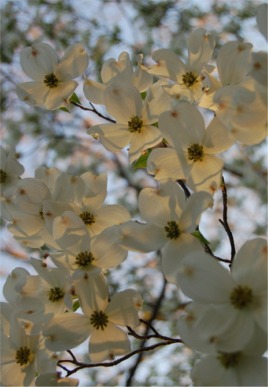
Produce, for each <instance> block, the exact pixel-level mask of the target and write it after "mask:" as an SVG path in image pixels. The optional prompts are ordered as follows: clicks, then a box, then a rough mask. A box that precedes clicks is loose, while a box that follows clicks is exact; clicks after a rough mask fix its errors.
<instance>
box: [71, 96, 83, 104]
mask: <svg viewBox="0 0 268 387" xmlns="http://www.w3.org/2000/svg"><path fill="white" fill-rule="evenodd" d="M69 101H70V102H75V103H79V104H81V102H80V99H79V98H78V97H77V94H76V93H73V95H72V96H71V98H70V99H69Z"/></svg>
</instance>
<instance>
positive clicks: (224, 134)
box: [203, 117, 234, 154]
mask: <svg viewBox="0 0 268 387" xmlns="http://www.w3.org/2000/svg"><path fill="white" fill-rule="evenodd" d="M233 143H234V139H233V138H232V136H231V135H230V133H229V132H228V130H227V129H226V127H225V126H224V125H223V123H222V122H221V121H220V120H219V119H218V118H217V117H215V118H213V120H212V121H211V122H210V124H209V126H208V127H207V130H206V135H205V138H204V142H203V145H204V147H205V153H207V154H217V153H221V152H223V151H225V150H226V149H228V148H230V147H231V146H232V145H233Z"/></svg>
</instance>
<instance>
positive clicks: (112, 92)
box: [104, 81, 142, 124]
mask: <svg viewBox="0 0 268 387" xmlns="http://www.w3.org/2000/svg"><path fill="white" fill-rule="evenodd" d="M104 100H105V106H106V109H107V111H108V112H109V114H111V116H113V117H114V118H115V119H116V121H117V122H118V123H121V124H122V123H124V124H127V123H128V121H129V120H130V118H131V117H132V116H138V117H141V110H142V98H141V96H140V93H139V91H138V89H136V87H134V86H132V84H131V83H129V84H128V83H126V82H124V83H122V82H116V81H114V82H112V83H111V84H110V85H109V86H108V87H107V88H106V90H105V92H104Z"/></svg>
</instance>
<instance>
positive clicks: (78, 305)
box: [73, 300, 80, 312]
mask: <svg viewBox="0 0 268 387" xmlns="http://www.w3.org/2000/svg"><path fill="white" fill-rule="evenodd" d="M79 308H80V302H79V301H78V300H75V301H74V303H73V312H76V311H77V309H79Z"/></svg>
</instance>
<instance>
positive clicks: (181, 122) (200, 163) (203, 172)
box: [148, 103, 233, 193]
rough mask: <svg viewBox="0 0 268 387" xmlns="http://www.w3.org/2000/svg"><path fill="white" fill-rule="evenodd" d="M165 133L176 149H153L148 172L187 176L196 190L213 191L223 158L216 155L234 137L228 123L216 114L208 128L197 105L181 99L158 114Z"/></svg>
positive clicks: (190, 184) (224, 148)
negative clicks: (219, 118)
mask: <svg viewBox="0 0 268 387" xmlns="http://www.w3.org/2000/svg"><path fill="white" fill-rule="evenodd" d="M159 128H160V130H161V132H162V134H163V137H165V139H166V140H167V141H168V142H169V144H170V145H171V146H172V147H173V148H174V149H169V148H168V149H162V148H161V149H156V150H153V151H152V153H151V154H150V156H149V158H148V172H149V173H153V174H155V175H156V178H157V179H160V180H167V179H168V177H169V178H172V179H174V180H177V179H186V183H187V185H188V186H189V187H190V188H191V189H192V190H193V191H208V192H209V193H214V192H215V190H217V189H218V187H219V185H220V183H221V172H222V168H223V161H222V160H221V159H219V158H218V157H216V155H217V154H218V153H220V152H223V151H224V150H226V149H228V148H229V147H230V146H231V145H232V144H233V140H232V139H231V138H230V136H229V135H228V132H227V130H226V129H225V127H224V126H223V125H222V124H221V122H219V120H217V119H216V118H214V119H213V120H212V121H211V122H210V124H209V126H208V128H207V129H205V123H204V119H203V117H202V115H201V113H200V112H199V111H198V109H197V108H195V107H194V106H192V105H190V104H189V103H178V104H177V106H176V107H175V108H174V109H173V110H172V111H167V112H164V113H162V114H161V116H160V117H159Z"/></svg>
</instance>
